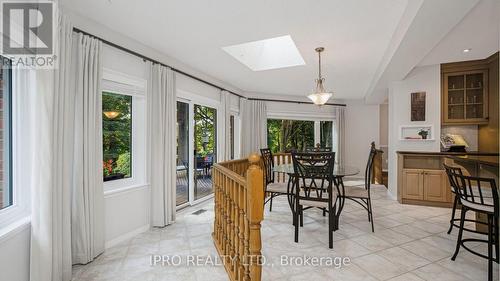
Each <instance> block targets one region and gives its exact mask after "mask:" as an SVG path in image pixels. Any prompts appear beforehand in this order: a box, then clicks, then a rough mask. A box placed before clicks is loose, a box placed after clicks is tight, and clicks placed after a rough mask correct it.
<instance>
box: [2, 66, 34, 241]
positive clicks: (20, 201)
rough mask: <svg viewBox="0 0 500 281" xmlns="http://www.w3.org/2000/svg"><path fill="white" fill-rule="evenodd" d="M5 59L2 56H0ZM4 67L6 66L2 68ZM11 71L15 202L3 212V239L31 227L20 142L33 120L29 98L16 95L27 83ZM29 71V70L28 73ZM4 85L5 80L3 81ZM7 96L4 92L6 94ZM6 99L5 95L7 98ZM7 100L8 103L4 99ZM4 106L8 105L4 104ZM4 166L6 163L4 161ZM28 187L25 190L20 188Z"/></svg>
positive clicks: (11, 168) (11, 173) (23, 151)
mask: <svg viewBox="0 0 500 281" xmlns="http://www.w3.org/2000/svg"><path fill="white" fill-rule="evenodd" d="M0 59H2V60H3V57H1V56H0ZM0 67H3V66H0ZM4 69H7V70H8V73H9V75H8V89H9V99H8V109H9V120H8V122H5V120H4V125H6V124H8V126H9V127H10V128H9V132H10V134H9V141H10V143H9V148H10V153H9V160H10V163H9V165H8V166H9V175H8V177H9V181H10V183H9V184H10V186H11V197H12V202H11V204H10V205H9V206H8V207H5V208H3V209H0V240H1V239H3V238H5V237H7V236H6V235H9V233H13V231H14V230H15V229H19V227H21V226H26V225H29V221H30V218H29V217H30V207H31V204H30V203H31V202H30V197H29V196H30V190H29V188H28V187H29V183H28V182H25V181H26V180H28V179H27V177H25V175H23V174H21V171H22V166H23V163H22V162H23V160H25V159H27V158H28V157H30V156H29V155H28V154H29V152H27V150H26V149H25V148H23V144H21V142H22V141H23V140H26V139H27V138H26V136H23V135H21V134H23V133H25V132H24V131H22V130H18V129H22V128H25V127H26V128H27V127H29V126H28V125H29V124H27V123H28V122H29V121H28V119H30V117H29V114H26V113H27V112H26V111H28V112H30V107H29V106H28V107H27V106H26V102H27V101H28V100H27V99H28V97H27V95H22V97H21V95H19V94H18V95H14V92H17V91H18V89H17V86H16V85H21V84H24V83H26V82H25V81H20V82H19V81H17V80H16V79H17V77H16V76H15V75H14V71H13V70H12V67H8V68H4ZM26 71H27V70H26ZM27 76H30V77H34V72H30V73H29V74H28V75H27ZM4 83H5V81H4ZM4 94H5V93H4ZM4 96H5V95H4ZM4 101H5V100H4ZM4 105H5V103H4ZM21 158H22V159H21ZM4 166H5V162H4ZM21 187H25V188H21Z"/></svg>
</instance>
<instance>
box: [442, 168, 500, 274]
mask: <svg viewBox="0 0 500 281" xmlns="http://www.w3.org/2000/svg"><path fill="white" fill-rule="evenodd" d="M445 169H446V172H447V173H448V174H449V175H450V178H451V180H452V181H453V182H454V184H455V185H456V186H457V189H456V192H457V195H458V197H459V203H460V204H461V205H462V210H461V213H460V226H459V230H458V237H457V246H456V249H455V253H454V254H453V256H452V257H451V260H452V261H454V260H455V259H456V258H457V255H458V252H459V250H460V247H463V248H464V249H466V250H467V251H469V252H471V253H472V254H474V255H477V256H479V257H482V258H485V259H487V260H488V280H493V261H495V262H496V263H499V260H500V259H499V240H498V238H499V235H498V230H499V228H498V219H499V202H498V190H497V186H496V183H495V180H494V179H491V178H481V177H471V176H465V175H463V174H462V173H458V172H457V171H456V170H453V169H450V167H449V166H446V165H445ZM468 211H473V212H475V213H476V214H483V215H485V216H486V217H487V222H482V221H478V220H476V221H475V222H476V224H478V223H479V224H482V225H487V226H488V231H487V232H480V231H477V230H471V229H469V228H465V227H464V224H465V221H466V219H465V216H466V213H467V212H468ZM464 230H465V231H469V232H475V233H479V234H484V235H487V236H488V238H487V240H486V239H479V238H463V232H464ZM467 242H473V243H477V242H482V243H487V244H488V255H487V256H486V255H484V254H482V253H479V252H477V247H476V248H474V249H472V248H469V246H466V243H467ZM493 247H495V256H493Z"/></svg>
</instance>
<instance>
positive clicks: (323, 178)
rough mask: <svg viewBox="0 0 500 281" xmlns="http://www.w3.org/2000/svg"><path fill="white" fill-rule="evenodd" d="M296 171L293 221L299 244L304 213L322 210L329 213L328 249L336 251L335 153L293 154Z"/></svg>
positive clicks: (294, 177) (336, 192)
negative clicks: (334, 234) (305, 211)
mask: <svg viewBox="0 0 500 281" xmlns="http://www.w3.org/2000/svg"><path fill="white" fill-rule="evenodd" d="M292 161H293V168H294V175H293V181H294V191H295V196H294V199H295V204H294V208H293V209H294V214H293V221H294V226H295V242H299V218H300V226H302V225H303V217H304V210H306V209H309V208H314V207H316V208H320V209H322V210H325V209H326V210H327V212H328V237H329V240H328V241H329V248H333V231H334V226H335V218H334V216H335V214H336V210H335V208H336V204H335V203H336V201H337V194H338V190H337V189H334V186H336V185H335V184H334V178H333V168H334V165H335V153H334V152H314V153H307V152H305V153H292Z"/></svg>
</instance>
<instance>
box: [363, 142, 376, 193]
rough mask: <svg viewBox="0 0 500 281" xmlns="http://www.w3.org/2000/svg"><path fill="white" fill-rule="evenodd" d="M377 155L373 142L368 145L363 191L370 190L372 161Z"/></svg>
mask: <svg viewBox="0 0 500 281" xmlns="http://www.w3.org/2000/svg"><path fill="white" fill-rule="evenodd" d="M376 154H377V149H376V148H375V142H372V143H371V145H370V152H369V153H368V161H367V162H366V168H365V189H367V190H368V191H369V190H370V186H371V182H372V171H373V159H375V155H376Z"/></svg>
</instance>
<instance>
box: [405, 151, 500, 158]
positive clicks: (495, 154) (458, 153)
mask: <svg viewBox="0 0 500 281" xmlns="http://www.w3.org/2000/svg"><path fill="white" fill-rule="evenodd" d="M396 153H399V154H415V155H444V156H446V155H477V156H479V155H480V156H497V158H498V155H500V154H498V152H481V151H467V152H448V151H396Z"/></svg>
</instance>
